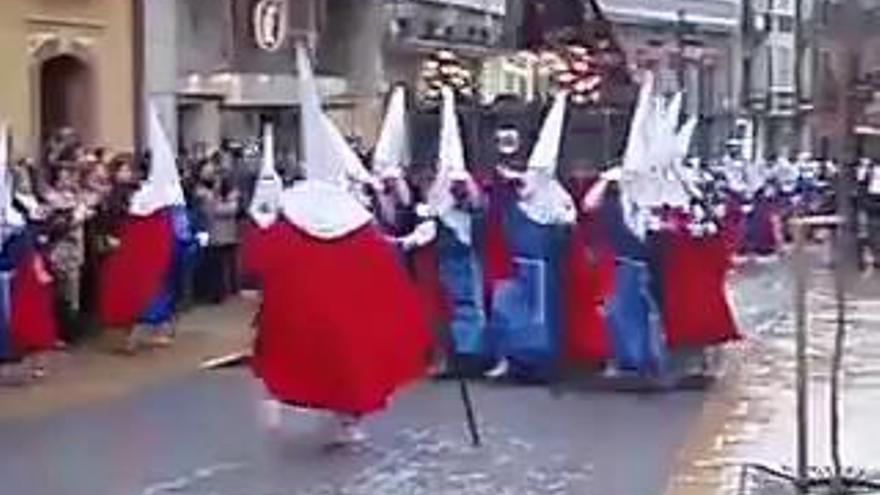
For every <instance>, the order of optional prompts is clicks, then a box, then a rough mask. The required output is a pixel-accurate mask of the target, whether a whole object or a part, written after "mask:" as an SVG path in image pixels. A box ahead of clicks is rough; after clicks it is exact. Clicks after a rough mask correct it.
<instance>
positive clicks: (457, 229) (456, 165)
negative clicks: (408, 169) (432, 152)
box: [428, 87, 477, 245]
mask: <svg viewBox="0 0 880 495" xmlns="http://www.w3.org/2000/svg"><path fill="white" fill-rule="evenodd" d="M442 94H443V108H442V113H441V115H440V150H439V153H438V157H437V174H436V177H435V178H434V182H433V184H431V188H430V189H429V190H428V206H429V207H430V208H431V210H432V211H433V212H434V213H435V214H436V215H437V216H438V217H439V218H440V221H441V222H443V224H444V225H446V226H447V227H449V228H450V229H451V230H452V231H453V233H455V236H456V238H458V240H459V241H461V242H462V243H464V244H468V245H469V244H471V242H472V233H471V215H470V213H468V212H463V211H461V210H459V209H458V208H455V198H454V197H453V196H452V191H451V188H452V185H453V183H455V182H459V181H463V182H465V183H467V184H468V187H469V188H471V191H472V193H473V194H477V192H476V185H475V184H474V180H473V177H471V174H470V173H469V172H468V170H467V167H466V166H465V160H464V144H463V143H462V141H461V129H460V127H459V123H458V115H457V114H456V112H455V94H454V93H453V92H452V90H451V89H450V88H448V87H444V88H443V90H442Z"/></svg>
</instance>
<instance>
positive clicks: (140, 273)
mask: <svg viewBox="0 0 880 495" xmlns="http://www.w3.org/2000/svg"><path fill="white" fill-rule="evenodd" d="M116 237H117V239H119V242H120V245H119V247H117V248H116V249H115V250H114V251H113V252H111V253H110V254H109V255H108V256H107V257H106V258H105V259H104V262H103V263H102V265H101V273H100V278H99V285H98V316H99V318H100V321H101V323H103V324H104V325H105V326H107V327H111V328H126V327H129V326H131V325H133V324H135V323H136V322H137V320H138V318H139V317H140V316H141V315H142V314H143V312H144V311H146V309H147V308H148V307H149V305H150V303H151V302H152V300H153V298H154V297H156V295H157V294H158V293H159V291H160V290H161V289H162V286H163V283H164V282H165V277H166V275H167V274H168V270H169V269H170V268H171V256H172V254H173V246H172V242H173V232H172V226H171V217H170V215H169V214H168V212H167V210H159V211H157V212H156V213H153V214H152V215H149V216H146V217H137V216H129V218H128V219H126V221H125V222H124V223H123V224H122V226H121V227H120V228H119V231H118V233H117V236H116Z"/></svg>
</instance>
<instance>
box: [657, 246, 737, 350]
mask: <svg viewBox="0 0 880 495" xmlns="http://www.w3.org/2000/svg"><path fill="white" fill-rule="evenodd" d="M727 242H728V241H727V239H726V238H725V237H724V236H722V235H715V236H711V237H702V238H695V237H692V236H690V235H688V234H686V233H682V232H675V233H670V234H669V235H668V236H667V241H666V247H665V250H664V254H663V267H662V272H663V324H664V328H665V331H666V343H667V345H668V346H669V348H671V349H676V348H682V347H705V346H711V345H718V344H723V343H725V342H730V341H733V340H737V339H739V338H740V335H739V331H738V330H737V327H736V323H735V322H734V319H733V313H732V311H731V309H730V304H729V303H728V300H727V295H726V292H725V277H726V275H727V271H728V270H729V268H730V259H729V248H728V244H727Z"/></svg>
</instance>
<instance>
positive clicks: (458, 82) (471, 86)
mask: <svg viewBox="0 0 880 495" xmlns="http://www.w3.org/2000/svg"><path fill="white" fill-rule="evenodd" d="M421 77H422V86H423V93H422V95H423V97H425V98H426V99H429V100H436V99H439V98H440V91H441V89H443V87H447V86H448V87H450V88H452V89H453V90H454V91H456V92H457V93H459V94H461V95H463V96H466V97H472V96H474V94H475V93H476V81H475V80H474V75H473V73H472V72H471V71H470V70H468V68H467V67H465V66H464V64H463V63H462V61H461V60H460V59H459V58H458V55H456V54H455V53H454V52H451V51H449V50H440V51H438V52H435V53H434V54H432V55H431V56H430V57H428V58H427V59H426V60H425V61H424V62H423V63H422V73H421Z"/></svg>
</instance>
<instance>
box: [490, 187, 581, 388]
mask: <svg viewBox="0 0 880 495" xmlns="http://www.w3.org/2000/svg"><path fill="white" fill-rule="evenodd" d="M503 226H504V233H505V238H506V240H507V243H508V246H509V248H510V251H511V255H512V257H513V264H514V272H515V273H514V277H513V278H512V279H509V280H505V281H502V282H500V283H498V285H497V286H496V288H495V291H494V294H493V297H492V318H491V325H490V328H491V335H492V341H493V347H494V349H495V351H496V352H497V353H498V355H499V356H500V357H504V358H507V359H508V361H509V362H510V365H511V376H513V377H515V378H522V379H537V380H545V379H549V378H551V377H552V376H553V374H554V372H555V370H556V368H557V363H558V358H559V354H560V343H561V341H562V329H563V320H564V317H563V307H562V300H563V297H562V273H561V270H562V264H561V261H562V260H564V259H565V258H564V254H565V250H566V247H567V246H568V241H569V236H570V235H571V229H570V227H568V226H562V225H541V224H539V223H537V222H534V221H533V220H532V219H530V218H529V217H527V216H526V215H525V214H524V213H523V212H522V210H521V209H520V207H519V206H518V205H517V204H516V203H515V202H512V201H511V202H507V204H506V205H505V208H504V210H503Z"/></svg>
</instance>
